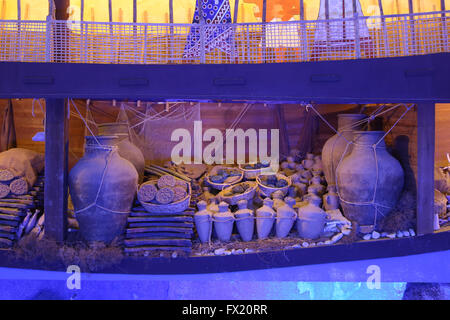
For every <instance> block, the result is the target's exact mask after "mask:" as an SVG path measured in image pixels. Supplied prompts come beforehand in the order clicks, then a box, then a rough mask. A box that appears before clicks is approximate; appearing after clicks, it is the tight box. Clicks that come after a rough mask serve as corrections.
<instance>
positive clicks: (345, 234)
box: [341, 228, 352, 236]
mask: <svg viewBox="0 0 450 320" xmlns="http://www.w3.org/2000/svg"><path fill="white" fill-rule="evenodd" d="M341 233H342V234H343V235H344V236H348V235H349V234H350V233H352V230H350V229H348V228H343V229H341Z"/></svg>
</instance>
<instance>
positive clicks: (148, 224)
mask: <svg viewBox="0 0 450 320" xmlns="http://www.w3.org/2000/svg"><path fill="white" fill-rule="evenodd" d="M128 226H129V227H130V228H141V227H180V228H193V227H194V224H193V223H187V222H176V221H175V222H157V221H153V222H131V223H129V224H128Z"/></svg>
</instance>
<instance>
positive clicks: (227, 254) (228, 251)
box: [223, 250, 231, 256]
mask: <svg viewBox="0 0 450 320" xmlns="http://www.w3.org/2000/svg"><path fill="white" fill-rule="evenodd" d="M223 253H225V255H226V256H229V255H230V254H231V251H230V250H225V251H224V252H223Z"/></svg>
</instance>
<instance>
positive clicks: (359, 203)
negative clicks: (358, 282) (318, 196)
mask: <svg viewBox="0 0 450 320" xmlns="http://www.w3.org/2000/svg"><path fill="white" fill-rule="evenodd" d="M400 106H403V107H405V109H406V110H405V111H404V112H403V113H402V115H401V116H400V117H399V118H398V119H397V120H396V121H395V123H394V124H393V125H392V126H391V128H390V129H389V130H388V131H386V133H385V134H384V135H383V136H382V137H381V138H380V139H379V140H378V141H377V142H376V143H375V144H373V145H372V146H370V147H371V148H372V149H373V155H374V158H375V164H376V179H375V186H374V193H373V197H372V200H371V201H366V202H352V201H348V200H346V199H344V198H343V197H342V196H341V193H340V191H339V186H338V185H339V183H338V175H337V169H338V168H339V165H340V164H341V162H342V160H343V159H344V157H345V156H346V155H347V153H348V150H349V148H350V146H351V145H360V146H366V147H367V145H362V144H358V143H356V142H354V141H348V139H346V138H345V136H343V135H342V132H344V131H348V130H351V129H352V128H355V127H359V126H360V125H361V124H363V123H365V122H367V123H368V122H370V121H372V120H373V119H375V118H376V117H378V116H380V115H382V114H385V113H387V112H390V111H392V110H395V109H397V108H398V107H400ZM413 106H414V105H413V104H411V105H409V106H408V105H406V104H403V103H400V104H397V105H394V106H392V107H390V108H388V109H387V110H384V111H381V110H383V109H384V107H385V106H384V105H383V106H381V107H379V108H378V109H377V110H376V111H375V112H374V113H372V114H371V115H370V116H369V117H368V118H366V119H363V120H360V121H356V122H354V123H352V124H351V125H349V126H347V127H344V128H343V130H341V132H338V131H337V130H336V129H335V128H334V127H333V126H332V125H331V124H330V123H329V122H328V121H327V120H326V119H325V118H324V117H323V116H322V115H321V114H320V113H319V112H318V111H317V110H316V108H314V106H312V105H311V104H308V105H306V106H305V107H306V109H307V110H309V109H312V110H313V111H314V112H315V113H316V114H317V115H318V116H319V118H320V119H321V120H322V121H324V122H325V123H326V124H327V125H328V126H329V127H330V128H331V129H332V130H333V131H334V132H336V134H337V135H339V137H342V138H344V139H345V141H347V145H346V147H345V150H344V152H343V153H342V155H341V157H340V159H339V162H338V165H337V166H336V172H334V175H335V181H336V193H337V194H338V196H339V199H340V201H342V202H344V203H346V204H349V205H354V206H373V208H374V209H375V216H374V223H373V225H374V226H376V221H377V217H378V214H380V215H382V216H384V214H383V213H382V212H381V211H380V210H379V208H385V209H389V210H390V209H392V207H388V206H385V205H382V204H380V203H377V202H376V196H377V188H378V180H379V168H378V157H377V146H378V145H379V144H380V143H381V142H382V141H384V138H385V137H386V136H387V135H388V134H389V133H390V132H391V131H392V130H393V129H394V128H395V127H396V126H397V124H398V123H399V122H400V120H402V119H403V118H404V116H405V115H406V114H407V113H408V112H409V110H411V108H412V107H413Z"/></svg>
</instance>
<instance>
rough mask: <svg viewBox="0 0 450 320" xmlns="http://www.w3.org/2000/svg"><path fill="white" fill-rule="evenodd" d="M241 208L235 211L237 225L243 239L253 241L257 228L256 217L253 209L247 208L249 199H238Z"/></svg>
mask: <svg viewBox="0 0 450 320" xmlns="http://www.w3.org/2000/svg"><path fill="white" fill-rule="evenodd" d="M238 208H239V210H238V211H236V212H235V213H234V216H235V218H236V227H237V229H238V232H239V235H240V236H241V239H242V241H251V240H252V238H253V232H254V230H255V219H254V213H253V210H251V209H248V208H247V200H245V199H243V200H239V201H238Z"/></svg>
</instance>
